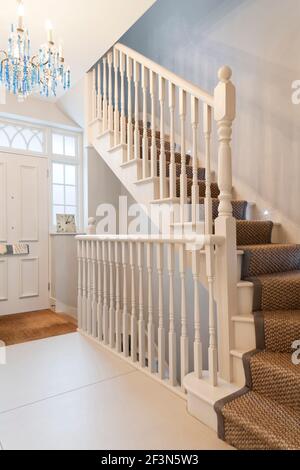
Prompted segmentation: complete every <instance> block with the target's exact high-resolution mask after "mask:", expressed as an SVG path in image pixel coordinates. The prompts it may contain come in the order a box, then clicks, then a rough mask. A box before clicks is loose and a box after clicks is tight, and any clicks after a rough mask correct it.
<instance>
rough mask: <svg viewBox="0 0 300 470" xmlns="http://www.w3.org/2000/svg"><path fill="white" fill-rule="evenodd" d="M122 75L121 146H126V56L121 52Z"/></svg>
mask: <svg viewBox="0 0 300 470" xmlns="http://www.w3.org/2000/svg"><path fill="white" fill-rule="evenodd" d="M120 74H121V144H122V145H126V114H125V55H124V54H123V53H122V52H120ZM123 163H125V162H123Z"/></svg>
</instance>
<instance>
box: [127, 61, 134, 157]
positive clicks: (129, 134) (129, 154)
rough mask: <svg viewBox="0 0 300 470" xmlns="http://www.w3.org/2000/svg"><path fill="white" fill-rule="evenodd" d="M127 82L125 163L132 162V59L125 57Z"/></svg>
mask: <svg viewBox="0 0 300 470" xmlns="http://www.w3.org/2000/svg"><path fill="white" fill-rule="evenodd" d="M127 82H128V95H127V99H128V110H127V111H128V124H127V161H130V160H132V150H133V142H132V140H133V127H132V88H131V84H132V59H130V57H128V56H127Z"/></svg>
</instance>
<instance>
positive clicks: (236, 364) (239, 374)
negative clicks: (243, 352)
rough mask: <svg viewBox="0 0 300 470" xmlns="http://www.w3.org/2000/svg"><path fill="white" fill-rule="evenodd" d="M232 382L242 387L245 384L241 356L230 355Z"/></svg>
mask: <svg viewBox="0 0 300 470" xmlns="http://www.w3.org/2000/svg"><path fill="white" fill-rule="evenodd" d="M231 363H232V377H233V383H234V384H235V385H237V386H238V387H240V388H242V387H244V386H245V372H244V365H243V360H242V358H239V357H236V356H233V355H231Z"/></svg>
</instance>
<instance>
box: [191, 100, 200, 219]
mask: <svg viewBox="0 0 300 470" xmlns="http://www.w3.org/2000/svg"><path fill="white" fill-rule="evenodd" d="M191 117H192V119H191V122H192V133H193V186H192V223H193V224H196V223H197V222H198V220H199V211H198V208H199V185H198V167H199V164H198V130H199V101H198V99H197V98H195V97H194V96H192V97H191Z"/></svg>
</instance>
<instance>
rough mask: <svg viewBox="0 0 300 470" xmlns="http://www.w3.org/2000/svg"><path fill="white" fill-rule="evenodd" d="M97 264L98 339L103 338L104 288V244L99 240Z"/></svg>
mask: <svg viewBox="0 0 300 470" xmlns="http://www.w3.org/2000/svg"><path fill="white" fill-rule="evenodd" d="M97 265H98V306H97V327H98V331H97V335H98V340H99V341H102V339H103V290H102V282H103V279H102V244H101V242H100V241H98V242H97Z"/></svg>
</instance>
